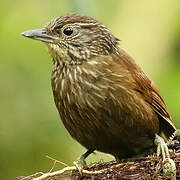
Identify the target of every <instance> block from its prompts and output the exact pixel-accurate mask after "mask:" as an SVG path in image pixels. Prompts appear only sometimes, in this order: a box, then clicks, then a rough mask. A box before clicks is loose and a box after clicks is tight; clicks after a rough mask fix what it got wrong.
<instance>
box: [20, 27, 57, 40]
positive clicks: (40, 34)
mask: <svg viewBox="0 0 180 180" xmlns="http://www.w3.org/2000/svg"><path fill="white" fill-rule="evenodd" d="M21 35H22V36H25V37H28V38H31V39H35V40H39V41H43V42H46V43H54V41H55V40H57V39H58V38H57V37H54V36H52V35H48V34H46V31H45V30H43V29H33V30H28V31H24V32H22V33H21Z"/></svg>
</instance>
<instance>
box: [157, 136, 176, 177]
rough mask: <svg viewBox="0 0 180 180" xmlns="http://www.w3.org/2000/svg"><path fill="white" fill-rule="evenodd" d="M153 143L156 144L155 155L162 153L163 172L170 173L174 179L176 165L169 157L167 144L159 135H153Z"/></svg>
mask: <svg viewBox="0 0 180 180" xmlns="http://www.w3.org/2000/svg"><path fill="white" fill-rule="evenodd" d="M154 142H155V144H156V145H157V156H159V155H160V154H162V159H163V173H164V174H170V175H171V179H172V180H175V179H176V165H175V162H174V161H173V160H172V159H171V158H170V155H169V151H168V147H167V144H166V143H165V141H164V139H163V138H162V137H160V136H159V135H157V134H156V135H155V140H154Z"/></svg>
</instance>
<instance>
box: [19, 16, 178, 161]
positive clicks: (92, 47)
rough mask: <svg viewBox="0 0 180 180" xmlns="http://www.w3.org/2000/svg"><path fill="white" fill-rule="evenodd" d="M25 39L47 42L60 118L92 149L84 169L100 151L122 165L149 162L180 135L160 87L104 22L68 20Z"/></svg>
mask: <svg viewBox="0 0 180 180" xmlns="http://www.w3.org/2000/svg"><path fill="white" fill-rule="evenodd" d="M22 35H23V36H25V37H28V38H31V39H34V40H39V41H41V42H43V43H44V44H45V45H46V46H47V49H48V52H49V54H50V56H51V57H52V64H53V65H52V66H53V67H52V74H51V85H52V91H53V96H54V101H55V104H56V107H57V110H58V112H59V115H60V118H61V120H62V122H63V124H64V126H65V128H66V129H67V131H68V132H69V133H70V135H71V136H72V137H73V138H74V139H75V140H77V141H78V142H79V143H80V144H81V145H82V146H84V147H85V148H86V149H87V151H86V152H85V153H84V154H83V155H82V156H80V158H79V159H78V160H79V162H80V163H85V159H86V158H87V157H88V156H89V155H90V154H91V153H93V152H94V151H95V150H97V151H100V152H104V153H108V154H111V155H113V156H114V157H115V159H116V160H117V161H119V160H120V159H122V158H131V157H138V156H144V155H147V154H150V153H152V152H154V151H155V148H156V145H157V144H158V143H159V142H160V144H163V143H161V142H167V141H168V140H169V139H170V137H171V136H172V135H173V134H174V132H175V131H176V127H175V125H174V124H173V122H172V118H171V116H170V114H169V112H168V110H167V107H166V104H165V102H164V100H163V98H162V96H161V94H160V92H159V90H158V89H157V87H156V85H155V83H154V82H153V81H152V80H151V79H150V78H149V77H148V76H147V75H146V74H145V73H144V71H143V70H142V68H141V67H140V66H139V65H138V64H137V63H136V61H135V60H134V59H133V58H132V57H131V56H130V55H129V54H128V53H127V52H126V51H125V50H123V49H122V48H121V47H120V43H119V42H120V40H119V39H118V38H117V37H115V36H114V35H113V34H112V33H111V32H110V31H109V29H108V28H107V27H106V26H105V25H103V24H102V23H101V22H99V21H97V20H95V19H94V18H92V17H90V16H85V15H79V14H67V15H62V16H59V17H57V18H54V19H52V20H51V21H50V22H49V23H48V24H47V25H45V27H43V28H42V29H34V30H28V31H25V32H23V33H22ZM156 143H157V144H156ZM161 148H163V146H161ZM166 153H167V154H168V151H166ZM167 156H169V155H167ZM164 158H165V157H164Z"/></svg>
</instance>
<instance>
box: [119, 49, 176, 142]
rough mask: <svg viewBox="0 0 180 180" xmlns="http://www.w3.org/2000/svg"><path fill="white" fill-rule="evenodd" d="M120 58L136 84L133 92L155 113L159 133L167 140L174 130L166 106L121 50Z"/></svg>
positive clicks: (144, 76)
mask: <svg viewBox="0 0 180 180" xmlns="http://www.w3.org/2000/svg"><path fill="white" fill-rule="evenodd" d="M120 56H121V60H122V62H123V63H124V65H125V66H126V68H127V69H128V70H129V72H130V73H131V74H132V77H133V79H134V80H135V82H136V85H135V87H136V88H135V91H138V92H139V93H141V94H142V96H143V98H144V100H145V101H146V102H148V103H149V104H150V106H151V107H152V108H153V110H154V111H155V112H156V113H157V115H158V118H159V122H160V133H163V134H164V135H165V136H166V138H167V139H168V138H169V137H170V136H171V135H172V134H173V133H174V131H175V130H176V128H175V126H174V124H173V123H172V119H171V116H170V115H169V113H168V111H167V108H166V105H165V103H164V101H163V99H162V97H161V95H160V93H159V91H158V89H157V88H156V87H155V85H154V84H153V82H152V81H151V80H150V79H149V78H148V77H147V76H146V74H145V73H144V72H143V71H142V69H141V68H140V67H139V66H138V65H137V64H136V63H135V61H134V60H133V59H132V58H131V57H130V56H129V55H128V54H127V53H126V52H125V51H123V50H122V49H121V50H120Z"/></svg>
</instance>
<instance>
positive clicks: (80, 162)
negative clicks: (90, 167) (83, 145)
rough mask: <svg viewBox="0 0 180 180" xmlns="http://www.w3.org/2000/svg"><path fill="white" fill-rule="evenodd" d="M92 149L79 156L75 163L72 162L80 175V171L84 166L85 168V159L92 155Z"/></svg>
mask: <svg viewBox="0 0 180 180" xmlns="http://www.w3.org/2000/svg"><path fill="white" fill-rule="evenodd" d="M93 151H94V149H89V150H88V151H86V152H85V153H84V154H83V155H81V156H80V157H78V158H77V160H76V161H74V165H75V166H76V167H77V169H78V171H79V173H80V174H82V169H83V167H84V166H86V165H87V164H86V161H85V159H86V158H87V157H88V156H89V155H90V154H91V153H93Z"/></svg>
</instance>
